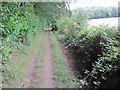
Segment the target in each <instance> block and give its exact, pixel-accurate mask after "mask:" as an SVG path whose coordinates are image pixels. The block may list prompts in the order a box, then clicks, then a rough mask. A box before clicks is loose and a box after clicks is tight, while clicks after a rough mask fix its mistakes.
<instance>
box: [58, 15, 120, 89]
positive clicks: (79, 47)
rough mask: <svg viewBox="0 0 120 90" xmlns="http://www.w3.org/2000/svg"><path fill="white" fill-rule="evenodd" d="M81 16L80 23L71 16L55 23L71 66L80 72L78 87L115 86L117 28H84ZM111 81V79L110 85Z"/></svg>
mask: <svg viewBox="0 0 120 90" xmlns="http://www.w3.org/2000/svg"><path fill="white" fill-rule="evenodd" d="M80 16H81V15H80ZM84 17H85V15H84ZM84 17H80V18H82V20H80V19H79V17H74V16H72V17H70V18H69V17H63V18H62V19H60V21H59V22H58V23H57V24H58V28H59V31H58V32H59V33H58V34H59V38H60V39H61V40H62V41H63V42H64V44H65V45H66V47H67V48H68V50H69V51H70V52H71V53H72V55H73V57H74V59H75V61H74V62H76V63H75V65H74V67H76V68H77V71H78V72H79V80H78V82H79V83H80V84H79V86H80V88H83V87H87V88H88V87H94V88H96V87H97V88H100V87H101V88H103V87H107V88H111V87H118V86H119V80H120V78H119V71H120V46H119V44H120V32H119V30H120V28H119V27H118V28H117V27H108V26H99V27H87V26H86V25H87V23H86V19H83V18H84ZM74 18H75V19H76V20H74ZM77 20H78V21H77ZM111 77H112V78H111ZM114 79H115V80H114ZM110 80H111V82H109V81H110ZM112 80H114V81H113V83H112ZM109 84H112V85H111V86H110V85H109Z"/></svg>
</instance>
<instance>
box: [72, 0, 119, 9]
mask: <svg viewBox="0 0 120 90" xmlns="http://www.w3.org/2000/svg"><path fill="white" fill-rule="evenodd" d="M119 1H120V0H76V2H72V3H71V4H70V8H71V9H74V8H78V7H91V6H102V7H108V6H115V7H118V2H119Z"/></svg>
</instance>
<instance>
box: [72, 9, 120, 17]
mask: <svg viewBox="0 0 120 90" xmlns="http://www.w3.org/2000/svg"><path fill="white" fill-rule="evenodd" d="M82 9H83V11H84V13H86V15H88V16H89V17H90V18H91V19H97V18H110V17H118V13H119V12H118V7H85V8H82ZM75 11H78V10H77V9H75V10H73V12H75Z"/></svg>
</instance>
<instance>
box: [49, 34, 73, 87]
mask: <svg viewBox="0 0 120 90" xmlns="http://www.w3.org/2000/svg"><path fill="white" fill-rule="evenodd" d="M50 40H51V45H52V54H53V60H54V67H55V82H56V87H57V88H75V83H74V77H73V76H72V75H71V74H70V71H69V68H68V63H67V61H66V59H65V57H64V55H63V54H62V51H61V48H60V45H59V43H58V41H57V40H56V37H55V36H54V34H53V33H52V32H51V33H50Z"/></svg>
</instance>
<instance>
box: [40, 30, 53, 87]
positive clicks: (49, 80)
mask: <svg viewBox="0 0 120 90" xmlns="http://www.w3.org/2000/svg"><path fill="white" fill-rule="evenodd" d="M45 38H46V41H45V42H46V43H45V45H46V50H45V59H44V67H43V74H42V84H41V88H54V87H55V86H54V80H53V76H54V69H53V61H52V52H51V45H50V39H49V32H46V36H45Z"/></svg>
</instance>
